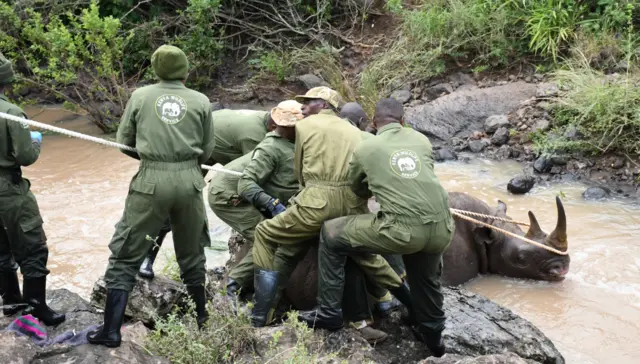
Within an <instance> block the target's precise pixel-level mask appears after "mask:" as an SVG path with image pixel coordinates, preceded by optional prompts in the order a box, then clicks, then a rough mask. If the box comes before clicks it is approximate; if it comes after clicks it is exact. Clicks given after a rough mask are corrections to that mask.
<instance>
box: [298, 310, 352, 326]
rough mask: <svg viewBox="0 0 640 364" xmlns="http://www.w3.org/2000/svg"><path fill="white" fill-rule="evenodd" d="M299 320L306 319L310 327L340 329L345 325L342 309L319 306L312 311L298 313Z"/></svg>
mask: <svg viewBox="0 0 640 364" xmlns="http://www.w3.org/2000/svg"><path fill="white" fill-rule="evenodd" d="M298 320H299V321H304V322H305V323H306V324H307V326H309V327H310V328H316V329H325V330H329V331H336V330H340V329H341V328H342V327H343V326H344V319H343V318H342V309H340V308H330V307H326V306H318V307H316V308H315V309H313V310H310V311H302V312H300V314H299V315H298Z"/></svg>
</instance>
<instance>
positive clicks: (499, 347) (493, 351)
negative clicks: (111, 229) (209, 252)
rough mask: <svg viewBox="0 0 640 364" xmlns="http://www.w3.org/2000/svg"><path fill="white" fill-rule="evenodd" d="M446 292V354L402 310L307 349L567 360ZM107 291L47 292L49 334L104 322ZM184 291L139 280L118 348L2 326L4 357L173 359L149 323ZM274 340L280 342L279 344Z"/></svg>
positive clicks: (261, 347)
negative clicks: (152, 342)
mask: <svg viewBox="0 0 640 364" xmlns="http://www.w3.org/2000/svg"><path fill="white" fill-rule="evenodd" d="M224 271H225V269H224V268H218V269H216V270H212V271H210V273H209V275H208V278H209V286H208V287H209V293H210V297H209V298H210V299H211V300H212V306H213V309H215V310H224V309H225V307H226V303H225V302H224V301H223V300H222V296H221V295H220V294H219V293H217V292H218V289H219V288H220V287H221V284H220V283H221V282H222V280H223V276H224ZM444 292H445V310H446V313H447V317H448V321H447V329H446V330H445V334H444V336H445V340H446V341H447V345H448V348H447V352H448V354H447V355H446V356H445V357H443V358H440V359H436V358H428V355H429V353H428V350H427V349H426V348H425V347H424V345H421V344H420V343H419V342H417V341H415V338H414V337H413V334H412V332H411V330H410V329H409V328H408V327H406V326H403V325H401V324H400V316H399V313H394V314H393V315H392V316H391V317H390V318H387V319H383V320H381V321H379V322H378V323H376V325H378V326H379V327H380V328H381V329H382V330H385V331H387V332H388V333H389V334H390V338H389V339H387V340H386V341H385V342H383V343H382V344H378V345H376V346H371V345H369V344H368V343H367V342H366V341H365V340H364V339H363V338H362V337H361V336H360V335H359V334H358V332H357V331H356V330H355V329H345V330H341V331H339V332H334V333H329V332H325V331H322V330H320V331H317V332H310V335H311V338H307V339H305V340H306V341H305V342H306V343H307V344H306V346H307V348H308V350H309V353H310V354H314V355H317V357H319V358H324V359H323V360H322V361H323V362H336V361H335V359H339V360H347V361H348V362H350V363H359V362H366V361H369V362H370V363H396V362H398V361H402V362H405V363H440V364H446V363H460V362H463V363H545V364H552V363H553V364H560V363H564V359H563V357H562V355H561V354H560V353H559V352H558V350H557V349H556V348H555V346H554V345H553V343H552V342H551V341H550V340H549V339H548V338H547V337H546V336H545V335H544V334H543V333H542V332H541V331H540V330H538V329H537V328H536V327H534V326H533V325H532V324H531V323H530V322H528V321H527V320H525V319H523V318H521V317H519V316H517V315H515V314H514V313H513V312H511V311H510V310H508V309H506V308H504V307H501V306H499V305H497V304H495V303H493V302H491V301H489V300H487V299H485V298H483V297H481V296H478V295H476V294H473V293H471V292H469V291H466V290H464V289H461V288H451V289H445V291H444ZM104 295H105V289H104V282H103V281H102V280H99V281H98V282H96V285H95V287H94V290H93V293H92V296H91V302H88V301H86V300H85V299H83V298H82V297H80V296H78V295H77V294H74V293H71V292H69V291H68V290H66V289H59V290H51V291H49V292H48V301H49V302H48V303H49V304H50V306H51V307H52V308H53V309H55V310H57V311H59V312H65V313H66V315H67V320H66V321H65V322H64V323H63V324H61V325H60V326H58V327H54V328H52V327H47V328H46V330H47V334H48V336H49V337H50V338H52V337H54V336H56V335H58V334H61V333H64V332H70V331H74V330H75V333H78V332H80V331H82V330H85V329H86V328H88V327H90V326H92V325H96V324H99V323H100V322H101V320H102V315H101V313H100V309H102V308H103V302H104ZM185 297H186V294H185V289H184V287H183V286H182V285H181V284H179V283H176V282H174V281H171V280H169V279H167V278H164V277H162V276H158V277H156V278H155V279H154V280H151V281H148V280H143V279H138V282H137V284H136V286H135V289H134V291H133V293H132V295H131V299H130V301H129V304H128V307H127V313H126V314H127V323H126V324H125V326H124V328H123V335H124V336H123V338H124V339H123V340H124V342H123V344H122V346H121V347H119V348H117V349H107V348H104V347H98V346H93V345H87V344H84V345H75V346H74V345H69V344H55V345H46V346H38V345H36V344H35V342H34V341H33V340H32V339H31V338H28V337H24V336H18V335H17V334H16V333H14V332H8V331H2V332H0V338H1V340H0V362H2V363H63V362H64V363H142V364H147V363H149V364H151V363H154V364H156V363H169V362H170V361H169V360H168V358H161V357H158V356H154V355H153V353H152V352H151V351H149V350H148V349H147V348H148V347H149V345H148V344H149V341H148V340H149V336H148V335H149V332H150V329H149V327H151V328H152V327H153V326H154V324H155V322H154V318H155V317H159V316H165V315H166V314H167V313H168V312H169V311H170V310H171V309H172V308H173V306H174V305H182V304H183V302H184V298H185ZM156 314H157V315H159V316H156ZM13 319H15V317H13V318H7V317H0V327H2V328H3V329H4V328H6V327H7V326H8V324H9V323H10V322H11V321H12V320H13ZM219 324H220V323H216V322H211V325H210V327H209V329H210V330H215V329H216V328H218V327H219ZM301 335H302V334H301V331H300V330H297V329H295V327H292V325H290V324H285V325H279V326H274V327H266V328H261V329H255V330H251V329H250V330H249V336H250V337H249V338H248V340H250V342H251V345H249V346H247V349H246V350H245V351H244V352H240V353H233V354H232V356H233V362H237V363H261V362H265V361H267V360H269V359H273V357H272V356H273V353H274V352H277V353H278V355H279V358H277V359H275V360H274V361H275V362H282V361H285V360H287V358H288V355H289V354H291V353H293V352H294V350H291V349H292V348H293V347H295V346H296V345H300V343H299V341H300V340H301V338H300V337H299V336H301ZM274 340H275V342H277V346H276V347H275V348H274V344H273V342H274ZM176 350H178V349H177V348H176ZM274 350H275V351H274ZM288 353H289V354H288ZM289 356H290V355H289ZM325 359H326V360H325ZM332 360H334V361H332Z"/></svg>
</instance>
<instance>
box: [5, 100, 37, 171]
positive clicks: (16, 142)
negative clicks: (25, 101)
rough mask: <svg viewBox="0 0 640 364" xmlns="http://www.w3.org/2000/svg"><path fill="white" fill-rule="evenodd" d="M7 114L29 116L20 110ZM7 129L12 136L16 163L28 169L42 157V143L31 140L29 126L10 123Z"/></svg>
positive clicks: (11, 110) (12, 109)
mask: <svg viewBox="0 0 640 364" xmlns="http://www.w3.org/2000/svg"><path fill="white" fill-rule="evenodd" d="M7 114H11V115H14V116H19V117H21V118H25V119H26V118H27V115H25V114H24V112H22V111H21V110H19V109H14V108H11V109H10V110H9V111H8V112H7ZM7 127H8V129H9V135H10V136H11V141H12V143H11V146H12V148H13V155H14V158H15V159H16V163H18V164H19V165H20V166H23V167H28V166H30V165H32V164H33V163H35V162H36V161H37V160H38V157H39V156H40V142H39V141H38V140H36V139H33V138H31V132H30V131H29V126H28V125H27V126H26V127H24V126H23V125H22V124H21V123H18V122H13V121H8V122H7ZM40 140H42V139H40Z"/></svg>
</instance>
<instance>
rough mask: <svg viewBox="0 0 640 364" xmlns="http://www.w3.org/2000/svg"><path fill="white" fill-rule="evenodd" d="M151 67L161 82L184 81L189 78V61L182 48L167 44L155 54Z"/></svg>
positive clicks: (152, 57)
mask: <svg viewBox="0 0 640 364" xmlns="http://www.w3.org/2000/svg"><path fill="white" fill-rule="evenodd" d="M151 67H153V72H155V73H156V76H158V78H160V79H161V80H165V81H173V80H184V79H186V78H187V71H188V69H189V61H188V60H187V55H186V54H184V52H183V51H182V50H181V49H180V48H178V47H174V46H171V45H166V44H165V45H162V46H160V47H159V48H158V49H156V51H155V52H153V55H152V56H151Z"/></svg>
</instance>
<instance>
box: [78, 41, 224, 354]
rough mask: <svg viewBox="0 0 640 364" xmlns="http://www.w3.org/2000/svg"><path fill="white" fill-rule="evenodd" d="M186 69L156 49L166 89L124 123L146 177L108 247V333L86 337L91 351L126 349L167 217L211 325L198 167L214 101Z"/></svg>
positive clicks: (201, 318)
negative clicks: (129, 315) (137, 293)
mask: <svg viewBox="0 0 640 364" xmlns="http://www.w3.org/2000/svg"><path fill="white" fill-rule="evenodd" d="M188 64H189V63H188V61H187V57H186V55H185V54H184V52H182V50H180V49H179V48H176V47H173V46H169V45H163V46H161V47H160V48H158V49H157V50H156V51H155V52H154V53H153V55H152V56H151V66H152V67H153V70H154V72H155V74H156V76H157V77H158V78H159V79H160V82H159V83H157V84H154V85H151V86H146V87H142V88H139V89H137V90H135V91H134V92H133V94H132V95H131V98H130V99H129V101H128V102H127V107H126V108H125V111H124V114H123V115H122V119H121V122H120V127H119V128H118V134H117V141H118V142H119V143H121V144H124V145H127V146H130V147H135V148H136V149H137V154H138V155H139V158H140V169H139V170H138V172H137V173H136V174H135V176H134V177H133V179H132V181H131V185H130V189H129V193H128V195H127V199H126V200H125V208H124V213H123V216H122V218H121V219H120V221H119V222H118V223H117V224H116V231H115V233H114V235H113V238H112V239H111V243H110V244H109V249H110V250H111V257H109V265H108V266H107V271H106V273H105V282H106V284H107V298H106V304H105V313H104V325H103V326H102V327H101V328H99V329H98V330H96V331H94V332H92V333H89V334H88V335H87V338H88V340H89V342H90V343H92V344H101V345H105V346H109V347H116V346H119V345H120V340H121V338H120V328H121V326H122V319H123V316H124V311H125V308H126V305H127V300H128V296H129V292H131V290H132V289H133V286H134V284H135V275H136V273H137V271H138V268H139V267H140V263H142V260H143V259H144V257H145V255H146V254H147V252H148V250H149V248H150V246H151V245H152V244H153V238H152V236H153V235H155V234H157V232H158V231H159V230H160V227H161V226H162V223H163V221H164V220H165V219H166V216H167V215H168V216H170V218H171V225H172V230H173V234H174V242H175V243H174V248H175V251H176V258H177V260H178V264H179V266H180V276H181V278H182V281H183V282H184V283H185V285H186V286H187V290H188V292H189V295H190V296H191V298H192V299H193V300H194V301H195V303H196V312H197V315H198V325H199V326H200V327H202V325H203V324H204V322H205V321H206V319H207V312H206V307H205V303H206V301H205V291H204V283H205V256H204V247H205V246H208V245H210V244H211V241H210V239H209V231H208V227H207V223H206V211H205V205H204V201H203V196H202V189H203V188H204V186H205V182H204V178H203V177H202V173H201V169H200V164H202V163H204V162H205V161H207V160H208V159H209V157H210V155H211V153H212V152H213V146H214V142H213V140H214V139H213V132H214V131H213V123H212V121H211V104H210V103H209V99H208V98H207V97H206V96H205V95H203V94H201V93H199V92H197V91H194V90H191V89H188V88H186V87H185V85H184V82H185V81H186V78H187V70H188Z"/></svg>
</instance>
